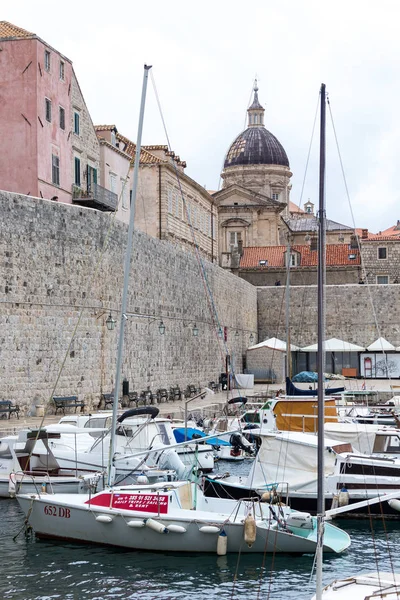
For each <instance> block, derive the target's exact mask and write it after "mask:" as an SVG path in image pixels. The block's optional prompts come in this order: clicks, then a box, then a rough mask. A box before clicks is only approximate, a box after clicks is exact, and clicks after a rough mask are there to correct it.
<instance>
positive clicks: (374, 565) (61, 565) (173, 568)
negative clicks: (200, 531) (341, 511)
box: [0, 499, 400, 600]
mask: <svg viewBox="0 0 400 600" xmlns="http://www.w3.org/2000/svg"><path fill="white" fill-rule="evenodd" d="M337 524H338V525H340V526H341V527H343V528H344V529H346V531H347V532H348V533H349V534H350V536H351V539H352V545H351V547H350V549H349V550H348V551H347V552H345V553H344V554H342V555H326V556H325V560H324V581H325V582H326V583H328V582H329V581H331V580H332V579H335V578H340V577H345V576H348V575H351V574H356V573H361V572H372V571H376V570H377V569H378V568H379V569H381V570H388V571H390V570H391V568H392V566H393V568H394V570H397V571H399V572H400V555H399V553H398V548H399V545H400V527H399V525H398V523H397V522H393V521H392V522H387V523H383V522H382V521H380V520H375V521H373V522H369V521H368V520H365V521H355V520H346V521H337ZM371 526H372V527H373V530H372V531H373V533H371ZM0 533H1V545H0V564H1V571H0V598H1V599H2V600H11V599H12V600H52V599H57V600H58V599H60V600H62V599H68V600H72V599H74V600H75V599H81V598H82V599H88V600H89V599H90V600H103V599H111V598H113V599H124V600H125V599H126V600H127V599H132V598H140V600H153V599H154V600H155V599H157V600H175V599H185V598H190V599H191V600H212V599H218V600H223V599H227V600H228V599H234V598H235V599H236V598H237V599H239V598H240V599H241V600H247V599H248V600H250V599H251V600H257V599H263V600H265V599H273V600H281V599H282V600H283V599H286V598H288V599H292V598H293V599H297V600H303V599H304V600H307V599H310V598H311V596H312V594H313V593H314V580H312V581H311V583H310V573H311V570H312V565H313V556H312V555H304V556H296V555H279V554H276V555H275V556H272V555H265V556H262V555H254V554H253V555H246V554H243V555H227V556H222V557H219V556H217V555H216V554H215V555H202V554H196V553H195V552H193V554H190V555H187V554H186V555H180V554H178V553H177V554H171V553H149V552H132V551H126V550H121V549H115V548H109V547H99V546H92V545H84V544H73V543H64V542H54V541H50V540H38V539H36V538H35V537H34V536H28V537H26V536H25V534H24V516H23V514H22V512H21V510H20V509H19V506H18V503H17V501H16V500H13V499H10V500H1V501H0ZM18 534H19V535H18ZM15 536H17V537H15Z"/></svg>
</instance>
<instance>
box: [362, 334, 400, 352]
mask: <svg viewBox="0 0 400 600" xmlns="http://www.w3.org/2000/svg"><path fill="white" fill-rule="evenodd" d="M395 349H396V348H395V347H394V346H393V344H391V343H390V342H388V341H387V340H385V338H383V337H380V338H378V339H377V340H375V342H373V343H372V344H370V345H369V346H368V347H367V350H369V351H370V352H383V351H384V350H395Z"/></svg>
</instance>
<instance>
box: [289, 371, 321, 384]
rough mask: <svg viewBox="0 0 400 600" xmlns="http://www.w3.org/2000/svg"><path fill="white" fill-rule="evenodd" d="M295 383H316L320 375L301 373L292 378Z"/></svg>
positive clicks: (308, 372) (307, 372)
mask: <svg viewBox="0 0 400 600" xmlns="http://www.w3.org/2000/svg"><path fill="white" fill-rule="evenodd" d="M292 381H294V382H295V383H314V382H317V381H318V373H315V372H314V371H301V372H300V373H297V375H295V376H294V377H292Z"/></svg>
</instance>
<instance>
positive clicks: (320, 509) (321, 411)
mask: <svg viewBox="0 0 400 600" xmlns="http://www.w3.org/2000/svg"><path fill="white" fill-rule="evenodd" d="M320 101H321V121H320V123H321V124H320V149H319V211H318V228H319V230H318V358H317V370H318V479H317V480H318V488H317V491H318V497H317V524H318V538H317V540H318V541H317V565H316V569H317V572H316V575H317V576H316V583H317V586H316V590H317V594H316V598H317V600H321V596H322V559H323V545H324V524H325V523H324V522H325V489H324V488H325V486H324V472H325V469H324V446H325V443H324V420H325V393H324V373H325V348H324V343H325V232H326V214H325V116H326V92H325V84H324V83H322V84H321V99H320Z"/></svg>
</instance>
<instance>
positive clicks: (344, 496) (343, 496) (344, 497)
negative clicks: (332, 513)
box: [338, 488, 350, 506]
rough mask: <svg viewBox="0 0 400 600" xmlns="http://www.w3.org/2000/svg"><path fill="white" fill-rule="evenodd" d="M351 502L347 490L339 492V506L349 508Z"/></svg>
mask: <svg viewBox="0 0 400 600" xmlns="http://www.w3.org/2000/svg"><path fill="white" fill-rule="evenodd" d="M349 502H350V495H349V492H348V491H347V490H346V488H342V489H341V490H340V492H339V498H338V503H339V506H347V505H348V503H349Z"/></svg>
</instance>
